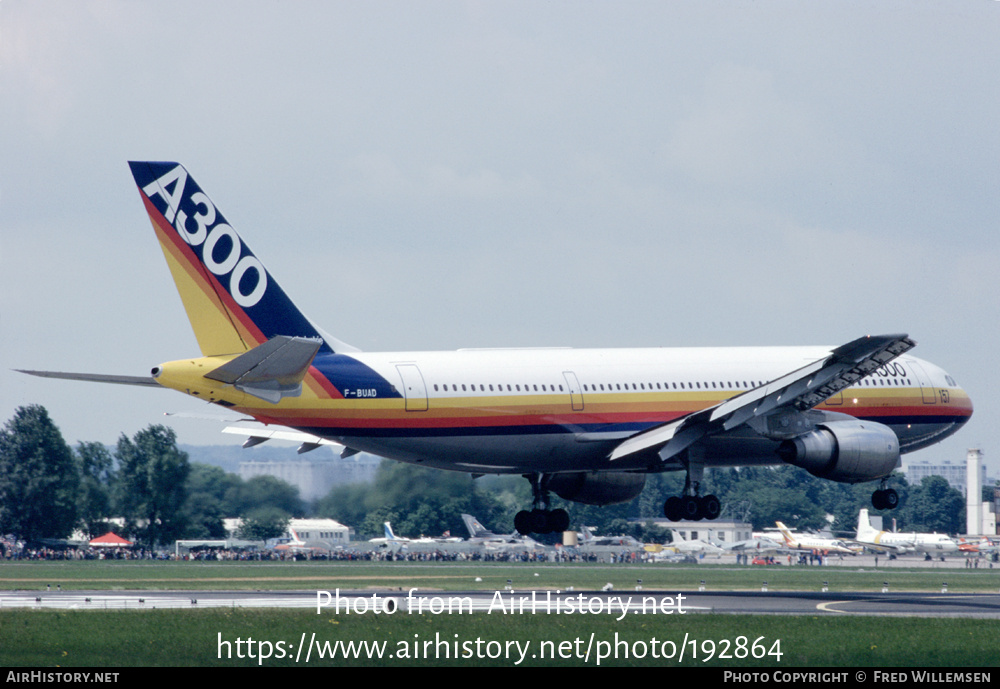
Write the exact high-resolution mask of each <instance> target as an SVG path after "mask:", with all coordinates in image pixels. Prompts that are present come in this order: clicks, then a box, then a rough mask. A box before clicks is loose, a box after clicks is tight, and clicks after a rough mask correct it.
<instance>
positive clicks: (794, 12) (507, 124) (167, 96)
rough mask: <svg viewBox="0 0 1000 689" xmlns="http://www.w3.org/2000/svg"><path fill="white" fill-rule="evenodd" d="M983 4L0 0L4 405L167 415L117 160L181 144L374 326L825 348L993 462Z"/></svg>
mask: <svg viewBox="0 0 1000 689" xmlns="http://www.w3.org/2000/svg"><path fill="white" fill-rule="evenodd" d="M998 36H1000V3H998V2H988V1H985V0H980V1H975V0H970V1H968V2H944V1H942V2H905V3H904V2H882V3H867V2H866V3H850V2H810V3H802V2H791V3H785V2H752V3H746V2H717V3H716V2H684V3H681V2H677V3H670V2H661V1H657V2H648V3H646V2H613V3H612V2H579V1H573V2H558V1H553V2H544V3H539V2H523V3H522V2H420V3H413V2H368V3H359V2H247V1H245V0H240V1H239V2H204V1H203V0H198V1H197V2H170V3H162V2H84V1H79V0H30V1H29V0H4V1H3V2H2V3H0V110H2V115H3V120H2V121H3V126H2V127H0V161H2V164H0V233H2V234H0V286H2V289H0V329H2V330H0V363H2V364H3V367H2V369H3V370H2V371H0V416H2V419H3V420H5V419H9V418H10V417H11V415H12V414H13V413H14V410H15V409H16V408H17V407H18V406H20V405H25V404H31V403H38V404H42V405H44V406H46V407H47V408H48V410H49V412H50V414H51V416H52V417H53V419H54V421H55V423H56V424H57V425H58V426H59V427H60V428H61V430H62V432H63V434H64V436H65V437H66V440H67V441H69V442H70V443H74V444H75V443H76V442H77V441H80V440H98V441H102V442H107V443H112V442H114V441H115V440H116V439H117V437H118V436H119V435H120V434H121V433H126V434H128V435H132V434H134V433H135V432H136V431H138V430H141V429H142V428H145V427H146V426H148V425H149V424H150V423H167V424H169V425H171V426H173V427H174V428H175V429H176V430H177V434H178V437H179V440H180V441H181V442H184V443H214V444H225V443H229V444H231V443H235V442H239V440H238V439H236V438H233V437H231V436H223V435H221V434H220V433H219V430H220V426H219V424H217V423H213V422H211V421H203V420H192V419H169V418H165V417H164V416H163V413H164V412H203V413H208V414H214V415H218V414H219V410H217V409H216V408H214V407H206V406H202V405H200V404H199V403H197V402H195V401H193V400H189V399H187V398H185V397H183V396H181V395H177V394H175V393H171V392H168V391H166V390H163V391H160V390H152V389H143V388H130V387H119V386H110V385H88V384H85V383H77V382H70V381H56V380H39V379H36V378H29V377H27V376H24V375H21V374H17V373H13V372H11V371H10V369H12V368H37V369H54V370H66V371H86V372H99V373H119V374H132V375H143V374H146V373H147V372H148V371H149V369H150V368H151V367H152V366H154V365H156V364H158V363H161V362H163V361H168V360H173V359H179V358H183V357H187V356H193V355H197V354H198V348H197V344H196V342H195V339H194V336H193V334H192V332H191V329H190V327H189V325H188V322H187V319H186V317H185V315H184V312H183V309H182V307H181V303H180V299H179V298H178V296H177V293H176V290H175V289H174V286H173V283H172V281H171V279H170V276H169V273H168V271H167V269H166V265H165V263H164V260H163V256H162V254H161V252H160V249H159V246H158V244H157V242H156V241H155V238H154V236H153V232H152V229H151V227H150V224H149V220H148V219H147V216H146V214H145V212H144V210H143V206H142V203H141V201H140V199H139V194H138V192H137V190H136V189H135V185H134V184H133V181H132V178H131V175H130V173H129V169H128V166H127V165H126V161H127V160H176V161H179V162H181V163H183V164H184V165H185V166H186V167H187V168H188V170H189V171H190V172H191V174H192V175H193V176H194V178H195V179H196V180H197V181H198V183H199V184H200V185H201V186H202V187H203V188H204V189H205V191H206V192H207V193H208V194H209V195H210V196H211V197H212V199H213V201H214V202H215V203H216V205H217V206H218V207H219V208H220V209H221V210H222V212H223V213H225V215H226V217H227V219H228V220H229V221H230V223H231V224H232V225H233V226H234V227H235V228H236V229H237V231H238V232H240V234H241V235H242V236H243V238H244V239H245V240H246V242H247V243H248V244H249V245H250V246H251V247H252V249H253V250H254V252H255V253H256V254H257V256H258V257H260V258H261V259H262V260H263V262H264V263H265V265H266V266H267V267H268V269H269V271H270V272H271V273H272V275H273V277H274V278H275V279H276V280H277V281H278V282H280V283H281V285H282V287H284V289H285V291H286V292H287V293H288V294H289V295H290V296H291V297H292V299H294V300H295V301H296V302H297V303H298V304H299V305H300V306H301V307H302V309H303V311H305V312H306V313H307V314H309V315H310V317H311V318H312V319H313V320H315V321H316V322H317V323H318V324H319V325H320V326H321V327H323V328H324V329H326V330H327V331H329V332H330V333H332V334H334V335H336V336H337V337H339V338H341V339H343V340H345V341H347V342H349V343H351V344H353V345H356V346H357V347H360V348H361V349H365V350H397V349H407V350H411V349H455V348H458V347H481V346H519V345H568V346H574V347H592V346H600V347H632V346H673V345H682V346H689V345H786V344H801V345H813V344H824V345H831V346H832V345H838V344H842V343H844V342H847V341H849V340H851V339H854V338H855V337H858V336H861V335H864V334H870V333H888V332H907V333H909V334H910V335H911V336H912V337H913V338H914V339H915V340H917V342H918V347H917V349H916V350H915V351H914V354H916V355H917V356H920V357H922V358H925V359H928V360H930V361H933V362H935V363H936V364H938V365H940V366H942V367H943V368H945V369H946V370H947V371H948V372H949V373H951V374H952V375H953V376H954V377H955V378H956V379H957V380H958V381H959V383H960V384H961V385H963V386H964V387H965V389H966V390H967V391H968V392H969V393H970V395H971V396H972V399H973V402H974V404H975V406H976V412H975V416H974V417H973V419H972V421H971V422H970V423H969V424H968V425H967V426H966V428H965V429H963V430H962V431H961V432H960V433H959V434H957V435H956V436H955V437H953V438H952V439H950V440H949V441H946V442H945V443H942V444H940V445H938V446H935V447H934V448H931V449H928V450H924V451H922V452H920V453H917V454H916V455H911V456H910V457H911V458H916V459H926V460H929V461H939V460H940V461H943V460H951V461H955V462H957V461H961V460H963V458H964V456H965V450H966V448H967V447H975V446H977V447H981V448H982V449H983V451H984V452H985V456H986V459H987V462H988V466H989V468H990V472H991V474H993V473H1000V429H998V424H997V423H996V418H997V411H998V405H1000V375H998V372H997V359H998V355H997V353H996V349H997V348H996V345H997V341H996V340H997V338H996V335H997V331H998V326H997V323H998V316H1000V308H998V304H1000V295H998V292H1000V279H998V275H1000V238H998V232H997V227H996V225H997V220H998V218H1000V200H998V199H1000V194H998V182H1000V175H998V170H1000V126H998V123H1000V117H998V115H1000V78H998V75H1000V41H998V40H997V37H998Z"/></svg>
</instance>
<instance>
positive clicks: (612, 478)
mask: <svg viewBox="0 0 1000 689" xmlns="http://www.w3.org/2000/svg"><path fill="white" fill-rule="evenodd" d="M645 485H646V475H645V474H631V473H627V472H624V471H609V472H603V473H600V474H592V473H583V472H577V473H572V474H555V475H553V476H552V477H551V478H550V479H549V482H548V484H547V488H549V490H552V491H553V492H555V494H556V495H558V496H559V497H560V498H562V499H563V500H572V501H573V502H582V503H584V504H587V505H617V504H618V503H620V502H628V501H629V500H631V499H632V498H634V497H635V496H637V495H638V494H639V493H641V492H642V489H643V488H644V487H645Z"/></svg>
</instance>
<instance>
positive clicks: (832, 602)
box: [816, 600, 851, 615]
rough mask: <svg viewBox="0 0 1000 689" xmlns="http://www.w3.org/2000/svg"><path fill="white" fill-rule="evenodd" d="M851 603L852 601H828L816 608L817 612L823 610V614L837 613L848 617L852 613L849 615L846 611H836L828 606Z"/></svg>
mask: <svg viewBox="0 0 1000 689" xmlns="http://www.w3.org/2000/svg"><path fill="white" fill-rule="evenodd" d="M850 602H851V601H847V600H831V601H827V602H826V603H820V604H819V605H817V606H816V609H817V610H821V611H823V612H836V613H840V614H841V615H848V614H850V613H848V612H847V611H846V610H836V609H834V608H831V607H828V606H831V605H837V604H839V603H850Z"/></svg>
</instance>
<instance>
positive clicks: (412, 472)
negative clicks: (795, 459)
mask: <svg viewBox="0 0 1000 689" xmlns="http://www.w3.org/2000/svg"><path fill="white" fill-rule="evenodd" d="M683 481H684V477H683V474H682V473H680V472H672V473H664V474H652V475H650V476H649V477H648V479H647V485H646V489H645V490H644V491H643V492H642V493H641V494H640V495H639V496H638V497H636V498H635V499H634V500H632V501H630V502H628V503H625V504H621V505H611V506H606V507H593V506H587V505H580V504H576V503H563V502H562V501H560V500H559V499H557V498H554V503H555V504H554V505H553V507H556V506H563V507H565V508H566V509H567V510H568V511H569V513H570V515H571V517H572V520H573V524H574V526H575V527H576V528H580V525H583V524H586V525H588V526H591V527H594V528H596V529H597V530H598V531H600V532H602V533H616V534H620V533H628V534H630V535H633V536H635V537H637V538H639V539H641V540H646V541H654V540H663V539H664V537H665V534H664V532H663V531H662V529H660V528H657V527H652V526H650V525H647V523H646V520H650V519H653V518H659V517H662V514H663V512H662V509H663V501H664V500H665V499H666V498H667V497H669V496H671V495H679V494H680V493H681V491H682V488H683ZM890 485H891V486H892V487H893V488H895V489H896V490H897V492H898V493H899V496H900V505H899V507H898V508H897V509H896V510H893V511H892V512H888V511H887V512H882V513H881V514H882V515H883V516H886V517H895V518H896V521H897V525H898V528H900V529H901V530H908V531H913V530H915V531H937V532H939V533H960V532H963V531H964V530H965V527H964V505H965V501H964V498H963V497H962V495H961V494H960V493H959V492H958V491H956V490H954V489H953V488H951V487H950V486H949V485H948V483H947V481H945V480H944V479H943V478H941V477H936V476H932V477H928V478H926V479H924V480H923V481H922V482H921V484H920V485H914V486H911V485H908V484H907V483H906V480H905V478H904V477H903V476H902V475H901V474H894V475H893V476H892V477H890ZM871 491H872V484H859V485H848V484H842V483H835V482H831V481H825V480H822V479H817V478H815V477H813V476H811V475H810V474H808V473H807V472H805V471H802V470H801V469H797V468H794V467H790V466H783V467H743V468H740V469H714V470H708V471H706V480H705V484H704V485H703V486H702V492H703V494H707V493H713V494H715V495H716V496H718V497H719V499H720V500H721V501H722V503H723V505H724V506H725V507H724V510H725V511H724V514H723V517H727V516H729V517H733V518H736V519H739V520H748V521H750V522H751V523H752V524H753V527H754V529H756V530H762V529H764V528H766V527H771V526H774V522H775V521H776V520H781V521H784V522H785V523H787V524H789V525H790V526H794V527H797V528H800V529H816V530H819V529H822V528H825V527H828V526H829V527H831V528H832V529H833V530H834V531H835V532H849V533H853V531H854V529H855V527H856V525H857V518H858V511H859V510H860V509H861V508H862V507H867V508H868V509H869V511H870V512H872V513H873V514H879V512H877V511H875V510H873V509H872V507H871ZM530 504H531V491H530V488H529V485H528V482H527V481H525V480H524V479H522V478H520V477H481V478H478V479H473V478H472V477H471V476H470V475H469V474H464V473H458V472H447V471H440V470H435V469H427V468H423V467H419V466H415V465H410V464H401V463H398V462H391V461H388V460H386V461H383V462H382V464H381V465H380V466H379V469H378V471H377V473H376V477H375V480H374V482H373V483H371V484H360V485H347V486H339V487H335V488H334V489H332V490H331V491H330V493H329V494H328V495H326V496H325V497H323V498H321V499H319V500H317V501H315V502H314V503H312V504H305V503H304V502H303V501H302V500H301V499H300V497H299V493H298V489H297V488H295V487H294V486H291V485H289V484H288V483H286V482H285V481H282V480H280V479H277V478H274V477H270V476H258V477H254V478H252V479H249V480H246V481H244V480H243V479H241V478H240V477H239V476H237V475H236V474H232V473H228V472H226V471H224V470H222V469H220V468H218V467H215V466H211V465H206V464H199V463H191V462H189V461H188V457H187V455H186V454H185V453H184V452H182V451H180V450H179V449H178V448H177V443H176V437H175V435H174V433H173V431H172V430H170V429H168V428H166V427H164V426H156V425H153V426H150V427H149V428H147V429H144V430H142V431H139V432H138V433H136V434H135V435H134V436H132V437H131V438H129V437H127V436H125V435H124V434H123V435H122V436H121V437H120V438H119V440H118V443H117V445H116V446H115V448H114V449H113V451H112V450H110V449H109V448H107V447H105V446H104V445H102V444H100V443H93V442H82V443H80V444H79V445H78V446H77V447H76V448H75V449H73V448H70V447H69V446H68V445H67V444H66V443H65V441H64V440H63V438H62V435H61V433H60V432H59V430H58V428H57V427H56V426H55V424H54V423H53V422H52V421H51V419H50V418H49V416H48V413H47V411H46V410H45V409H44V407H41V406H28V407H22V408H20V409H18V410H17V412H16V413H15V415H14V417H13V418H12V419H10V420H9V421H8V422H7V423H6V424H5V426H4V428H3V430H2V431H0V534H6V533H13V534H15V535H17V536H18V537H19V538H21V539H24V540H36V539H42V538H66V537H68V536H69V535H70V534H71V533H72V532H73V531H74V530H75V529H76V528H77V527H79V528H81V529H82V530H83V531H84V533H86V534H87V535H88V536H90V537H93V536H97V535H100V534H103V533H105V532H106V531H108V530H109V529H110V523H109V519H110V517H111V516H112V515H114V516H115V517H118V518H120V519H123V520H124V522H125V529H124V531H125V533H124V534H121V535H127V536H131V537H132V538H135V539H136V540H138V542H140V543H142V544H145V545H154V544H165V543H169V542H171V541H173V540H175V539H179V538H219V539H221V538H225V537H226V531H225V528H224V526H223V519H224V518H227V517H242V518H243V522H244V527H243V532H242V533H241V534H240V535H242V536H244V537H247V538H252V539H255V540H256V539H262V538H267V537H271V536H275V535H280V533H282V532H283V531H284V529H285V527H286V526H287V522H288V519H289V518H291V517H302V516H315V517H328V518H332V519H336V520H338V521H340V522H341V523H343V524H346V525H348V526H351V527H353V528H354V529H355V534H356V538H359V539H367V538H372V537H375V536H381V535H382V530H383V528H382V524H383V522H386V521H389V522H392V524H393V527H394V529H395V531H396V533H397V534H398V535H404V536H407V537H415V536H418V535H427V536H440V535H443V534H446V533H450V534H451V535H454V536H461V537H465V536H466V535H467V534H466V532H465V527H464V524H463V523H462V521H461V514H463V513H468V514H472V515H475V516H476V517H477V518H478V519H479V520H480V521H481V522H483V523H484V524H485V525H486V526H487V527H489V528H491V529H493V530H494V531H496V532H498V533H500V532H510V531H513V521H514V514H515V513H516V512H517V511H518V510H521V509H524V508H525V506H527V505H530ZM827 515H832V517H833V521H832V524H831V523H830V522H829V520H828V517H827ZM710 524H711V522H705V525H706V528H709V525H710ZM555 538H557V536H555V535H551V536H550V540H551V539H555Z"/></svg>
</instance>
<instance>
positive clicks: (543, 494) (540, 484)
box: [514, 474, 569, 536]
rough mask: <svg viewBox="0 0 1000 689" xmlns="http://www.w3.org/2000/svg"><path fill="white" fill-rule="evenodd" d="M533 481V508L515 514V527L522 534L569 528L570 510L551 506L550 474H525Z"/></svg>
mask: <svg viewBox="0 0 1000 689" xmlns="http://www.w3.org/2000/svg"><path fill="white" fill-rule="evenodd" d="M524 478H526V479H528V480H529V481H530V482H531V493H532V503H533V508H532V509H531V510H530V511H529V510H521V511H520V512H518V513H517V514H516V515H514V528H515V529H517V532H518V533H519V534H521V535H522V536H527V535H528V534H532V533H536V534H547V533H561V532H563V531H565V530H566V529H568V528H569V512H567V511H566V510H564V509H555V510H553V509H551V508H550V507H549V490H548V488H547V485H548V482H549V475H548V474H525V475H524Z"/></svg>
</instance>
